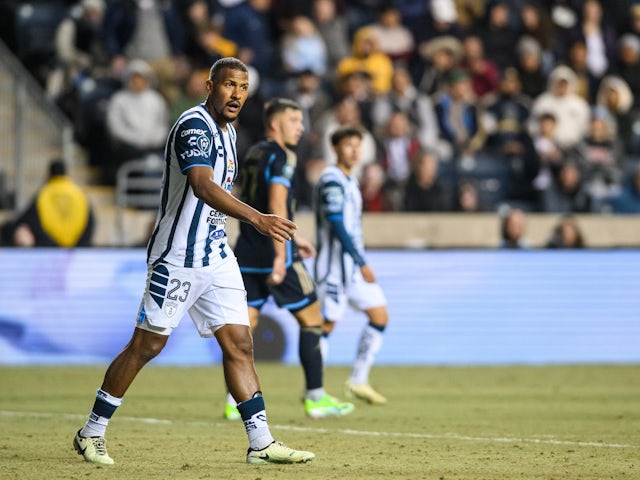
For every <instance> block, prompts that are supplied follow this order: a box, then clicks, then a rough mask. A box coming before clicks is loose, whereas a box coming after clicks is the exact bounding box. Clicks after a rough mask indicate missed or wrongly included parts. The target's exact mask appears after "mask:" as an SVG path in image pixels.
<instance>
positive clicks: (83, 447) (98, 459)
mask: <svg viewBox="0 0 640 480" xmlns="http://www.w3.org/2000/svg"><path fill="white" fill-rule="evenodd" d="M73 448H75V449H76V452H78V455H82V456H83V457H84V459H85V461H87V462H91V463H99V464H102V465H113V464H114V463H115V462H114V461H113V458H111V457H110V456H109V454H108V453H107V441H106V440H105V439H104V437H87V438H85V437H81V436H80V430H78V433H76V436H75V437H74V439H73Z"/></svg>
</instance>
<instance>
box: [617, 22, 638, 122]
mask: <svg viewBox="0 0 640 480" xmlns="http://www.w3.org/2000/svg"><path fill="white" fill-rule="evenodd" d="M612 73H614V74H616V75H617V76H619V77H620V78H622V79H623V80H624V81H626V82H627V85H629V88H631V92H632V93H633V99H634V101H633V106H634V108H636V109H637V108H639V107H640V36H637V35H634V34H630V33H628V34H626V35H623V36H622V37H620V40H619V41H618V56H617V62H616V64H615V66H614V68H613V70H612Z"/></svg>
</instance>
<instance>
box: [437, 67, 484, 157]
mask: <svg viewBox="0 0 640 480" xmlns="http://www.w3.org/2000/svg"><path fill="white" fill-rule="evenodd" d="M435 110H436V117H437V118H438V126H439V129H440V138H441V140H443V141H444V142H446V144H448V145H449V150H450V153H448V155H446V156H445V157H444V158H443V160H447V159H451V158H453V159H456V160H457V159H460V158H462V157H473V156H475V154H476V152H477V151H478V150H479V149H480V148H482V147H483V145H484V142H485V132H484V130H483V127H482V126H481V124H480V119H479V108H478V106H477V104H476V103H475V98H474V96H473V92H472V90H471V83H470V81H469V77H468V75H467V73H466V72H464V71H463V70H454V71H453V72H451V74H450V75H449V78H448V86H447V89H446V90H444V91H442V92H439V94H438V96H437V98H436V101H435Z"/></svg>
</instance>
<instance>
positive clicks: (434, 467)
mask: <svg viewBox="0 0 640 480" xmlns="http://www.w3.org/2000/svg"><path fill="white" fill-rule="evenodd" d="M258 372H259V374H260V378H261V382H262V387H263V390H264V395H265V400H266V404H267V414H268V418H269V422H270V425H271V430H272V433H273V434H274V436H275V437H276V438H277V439H279V440H281V441H283V442H285V443H286V444H289V445H290V446H292V447H296V448H302V449H308V450H312V451H314V452H315V453H316V457H317V458H316V460H315V461H314V462H312V463H309V464H305V465H286V466H279V465H263V466H252V465H247V464H246V463H244V459H245V451H246V448H247V440H246V436H245V433H244V428H243V427H242V425H241V423H239V422H228V421H225V420H223V419H222V409H223V403H224V387H223V379H222V369H221V367H220V366H219V365H216V366H212V367H210V368H200V367H199V368H173V367H171V368H169V367H161V366H155V365H150V366H148V367H147V368H146V369H144V370H143V371H142V372H141V374H140V375H139V377H138V378H137V379H136V381H135V382H134V384H133V386H132V387H131V389H130V390H129V392H128V393H127V395H126V396H125V401H124V403H123V405H122V407H120V408H119V409H118V411H117V413H116V414H115V416H114V417H113V419H112V421H111V424H110V426H109V430H108V432H107V442H108V447H109V453H110V455H111V456H112V457H113V458H114V459H115V461H116V465H114V466H97V465H92V464H88V463H86V462H83V461H82V458H81V457H80V456H78V455H77V454H76V453H75V451H74V450H73V447H72V446H71V442H72V438H73V435H74V433H75V431H76V430H77V429H78V428H79V427H80V426H82V425H83V423H84V421H85V419H86V415H87V413H88V412H89V410H90V408H91V405H92V404H93V400H94V396H95V389H96V388H97V387H98V386H99V385H100V382H101V380H102V375H103V373H104V367H102V366H100V367H66V368H58V367H51V368H43V367H17V368H14V367H11V368H9V367H0V479H20V480H29V479H47V480H54V479H76V480H81V479H91V480H100V479H118V480H129V479H136V480H139V479H240V480H244V479H246V480H258V479H259V480H269V479H278V480H280V479H284V480H287V479H295V480H315V479H318V480H320V479H322V480H325V479H336V480H350V479H383V478H384V479H403V480H412V479H430V480H431V479H433V480H453V479H469V480H483V479H486V480H503V479H504V480H514V479H544V480H555V479H557V480H567V479H576V480H577V479H579V480H588V479H594V480H595V479H597V480H603V479H615V480H620V479H629V480H632V479H640V367H639V366H635V365H624V366H623V365H618V366H590V365H589V366H582V365H581V366H535V367H532V366H513V367H376V368H375V369H374V371H373V372H372V378H371V382H372V384H374V386H376V387H377V388H378V389H379V390H380V391H381V392H382V393H384V394H385V395H386V396H387V397H388V399H389V403H388V405H385V406H375V407H374V406H369V405H366V404H363V403H361V402H356V404H357V405H356V410H355V412H354V413H353V414H352V415H350V416H348V417H345V418H332V419H324V420H311V419H307V418H305V416H304V412H303V408H302V404H301V401H300V399H301V393H302V372H301V370H300V368H299V367H292V366H285V365H281V364H272V363H259V364H258ZM347 374H348V369H347V368H342V367H341V368H337V367H332V368H328V369H327V370H326V387H327V389H328V390H329V392H330V393H333V394H335V395H338V396H340V395H341V393H342V392H341V389H342V384H343V382H344V380H345V379H346V376H347Z"/></svg>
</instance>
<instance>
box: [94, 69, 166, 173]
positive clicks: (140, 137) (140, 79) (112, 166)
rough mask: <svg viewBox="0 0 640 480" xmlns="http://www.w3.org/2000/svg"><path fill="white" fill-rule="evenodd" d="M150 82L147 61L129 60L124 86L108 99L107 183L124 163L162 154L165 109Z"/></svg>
mask: <svg viewBox="0 0 640 480" xmlns="http://www.w3.org/2000/svg"><path fill="white" fill-rule="evenodd" d="M153 81H154V76H153V71H152V69H151V67H150V66H149V64H148V63H146V62H144V61H143V60H132V61H131V62H129V64H128V66H127V68H126V69H125V71H124V87H123V88H122V89H120V90H119V91H117V92H116V93H114V94H113V96H112V97H111V98H110V99H109V104H108V106H107V115H106V125H107V131H108V133H109V137H110V139H111V148H112V151H113V154H112V155H111V161H110V162H109V163H108V164H107V165H105V166H104V170H103V174H104V176H103V180H104V182H105V183H106V184H108V185H112V184H114V183H115V179H116V173H117V170H118V168H119V167H120V166H121V165H122V164H123V163H124V162H126V161H129V160H133V159H138V158H143V157H144V156H146V155H148V154H152V153H156V154H162V151H163V149H164V143H165V139H166V135H167V133H168V132H169V124H168V122H169V108H168V106H167V103H166V101H165V99H164V98H163V97H162V95H160V93H159V92H158V91H157V90H155V88H154V87H153Z"/></svg>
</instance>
